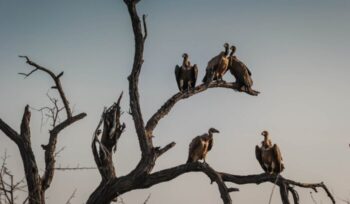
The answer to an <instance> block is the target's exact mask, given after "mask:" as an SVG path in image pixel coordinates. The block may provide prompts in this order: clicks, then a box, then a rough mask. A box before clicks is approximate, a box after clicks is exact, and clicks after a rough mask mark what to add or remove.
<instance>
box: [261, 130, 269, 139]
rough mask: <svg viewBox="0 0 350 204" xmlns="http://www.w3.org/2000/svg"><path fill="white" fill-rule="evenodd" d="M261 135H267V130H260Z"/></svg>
mask: <svg viewBox="0 0 350 204" xmlns="http://www.w3.org/2000/svg"><path fill="white" fill-rule="evenodd" d="M261 135H262V136H264V137H267V136H269V132H267V130H264V131H262V133H261Z"/></svg>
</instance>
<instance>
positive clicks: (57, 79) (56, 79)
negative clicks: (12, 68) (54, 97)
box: [19, 56, 72, 118]
mask: <svg viewBox="0 0 350 204" xmlns="http://www.w3.org/2000/svg"><path fill="white" fill-rule="evenodd" d="M19 57H21V58H25V59H26V63H27V64H29V65H31V66H33V67H35V69H34V70H33V71H31V72H30V73H29V74H24V75H25V76H26V77H28V76H30V75H31V74H32V73H34V71H36V70H41V71H43V72H45V73H47V74H48V75H50V77H51V78H52V79H53V81H54V82H55V87H54V88H56V89H57V90H58V92H59V94H60V97H61V99H62V102H63V104H64V107H65V109H66V113H67V118H71V117H72V112H71V109H70V107H69V102H68V100H67V98H66V96H65V94H64V91H63V88H62V85H61V80H60V77H61V76H62V75H63V72H61V73H60V74H59V75H57V76H56V75H55V74H54V73H53V72H52V71H51V70H49V69H47V68H45V67H42V66H40V65H38V64H36V63H35V62H33V61H31V60H30V59H29V57H27V56H19ZM21 74H22V75H23V73H21Z"/></svg>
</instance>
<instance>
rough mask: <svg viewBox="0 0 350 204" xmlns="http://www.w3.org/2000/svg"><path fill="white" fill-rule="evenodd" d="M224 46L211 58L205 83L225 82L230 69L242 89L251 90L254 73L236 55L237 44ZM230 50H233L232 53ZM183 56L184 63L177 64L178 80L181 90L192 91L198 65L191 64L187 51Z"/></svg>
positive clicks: (176, 73)
mask: <svg viewBox="0 0 350 204" xmlns="http://www.w3.org/2000/svg"><path fill="white" fill-rule="evenodd" d="M224 48H225V50H224V51H222V52H220V53H219V54H218V55H217V56H215V57H213V58H212V59H211V60H209V62H208V65H207V68H206V73H205V76H204V78H203V83H205V84H207V85H209V84H210V82H212V81H217V82H223V76H224V75H225V74H226V72H227V71H228V70H230V72H231V74H232V75H233V76H234V77H235V78H236V83H237V84H238V85H239V86H240V90H242V91H243V90H245V91H248V92H251V90H252V89H251V87H252V85H253V80H252V78H251V75H252V73H251V72H250V70H249V69H248V67H247V66H246V65H245V64H244V63H243V62H241V61H240V60H239V59H238V58H237V57H236V56H235V55H234V54H235V51H236V47H235V46H231V47H230V46H229V44H228V43H225V44H224ZM229 50H231V52H230V53H229ZM182 57H183V61H182V65H181V66H179V65H176V66H175V77H176V82H177V85H178V87H179V90H180V91H190V90H191V89H194V88H195V86H196V81H197V75H198V67H197V65H196V64H194V65H191V62H190V61H189V56H188V54H187V53H184V54H183V55H182Z"/></svg>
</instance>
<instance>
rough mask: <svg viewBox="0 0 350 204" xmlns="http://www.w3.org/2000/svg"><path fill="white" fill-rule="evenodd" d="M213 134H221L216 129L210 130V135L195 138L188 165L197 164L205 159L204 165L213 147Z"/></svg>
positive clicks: (191, 145)
mask: <svg viewBox="0 0 350 204" xmlns="http://www.w3.org/2000/svg"><path fill="white" fill-rule="evenodd" d="M213 133H219V131H218V130H217V129H215V128H210V129H209V131H208V133H205V134H203V135H200V136H197V137H195V138H193V140H192V142H191V143H190V146H189V151H188V159H187V162H186V163H191V162H196V161H198V160H201V159H203V161H204V163H205V162H206V161H205V157H206V156H207V153H208V152H209V151H210V150H211V148H212V147H213Z"/></svg>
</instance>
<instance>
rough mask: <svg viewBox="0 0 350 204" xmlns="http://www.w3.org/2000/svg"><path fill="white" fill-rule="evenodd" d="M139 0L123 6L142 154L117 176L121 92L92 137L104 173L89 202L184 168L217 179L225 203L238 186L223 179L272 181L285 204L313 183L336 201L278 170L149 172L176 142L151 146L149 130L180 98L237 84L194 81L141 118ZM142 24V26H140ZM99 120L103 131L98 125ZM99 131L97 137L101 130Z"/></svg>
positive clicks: (204, 167)
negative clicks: (131, 39) (191, 88)
mask: <svg viewBox="0 0 350 204" xmlns="http://www.w3.org/2000/svg"><path fill="white" fill-rule="evenodd" d="M138 2H140V0H124V3H125V4H126V6H127V9H128V11H129V14H130V18H131V24H132V28H133V33H134V40H135V54H134V62H133V66H132V71H131V74H130V76H129V77H128V80H129V96H130V114H131V115H132V118H133V121H134V126H135V130H136V133H137V137H138V142H139V147H140V149H141V159H140V161H139V162H138V164H137V165H136V167H135V168H134V169H133V170H132V171H131V172H129V173H128V174H127V175H125V176H120V177H118V176H117V174H116V171H115V166H114V164H113V160H112V156H113V152H112V149H116V148H117V142H118V139H119V138H120V136H121V134H122V133H123V130H124V128H125V125H124V124H121V123H120V119H119V117H120V116H121V114H120V106H119V103H120V100H121V96H120V97H119V99H118V101H117V103H115V104H114V105H112V106H111V107H110V108H108V109H106V110H104V111H103V113H102V117H101V121H100V123H99V124H98V126H97V128H96V131H95V133H94V137H93V141H92V151H93V155H94V158H95V162H96V164H97V167H98V169H99V172H100V175H101V177H102V179H101V183H100V184H99V185H98V187H97V188H96V189H95V191H94V192H93V193H92V194H91V195H90V197H89V199H88V201H87V203H88V204H106V203H110V202H111V201H113V200H114V199H116V198H118V196H120V195H122V194H124V193H126V192H129V191H132V190H135V189H144V188H149V187H151V186H153V185H157V184H159V183H162V182H167V181H170V180H172V179H175V178H176V177H178V176H180V175H182V174H185V173H188V172H202V173H204V174H206V175H207V176H208V177H209V179H210V180H211V181H212V183H213V182H215V183H216V184H217V186H218V189H219V192H220V195H221V199H222V201H223V203H224V204H230V203H232V201H231V197H230V192H233V191H237V190H238V189H236V188H229V187H228V186H227V183H234V184H239V185H242V184H253V183H255V184H260V183H263V182H271V183H274V184H276V185H278V186H279V188H280V195H281V199H282V202H283V203H284V204H289V203H290V201H289V199H288V194H289V192H290V193H291V194H292V197H293V200H294V203H295V204H296V203H299V197H298V193H297V191H296V190H295V187H301V188H311V189H313V190H315V191H317V188H322V189H324V190H325V192H326V193H327V195H328V197H329V198H330V200H331V201H332V203H335V200H334V197H333V196H332V194H331V193H330V191H329V190H328V189H327V187H326V186H325V185H324V184H323V183H322V182H321V183H316V184H307V183H300V182H296V181H293V180H290V179H286V178H284V177H282V176H279V177H278V178H277V177H276V175H268V174H265V173H264V174H257V175H245V176H238V175H233V174H229V173H222V172H218V171H216V170H214V169H213V168H212V167H210V166H209V165H208V164H203V163H198V162H195V163H189V164H182V165H179V166H175V167H172V168H168V169H164V170H161V171H157V172H152V170H153V167H154V165H155V163H156V161H157V159H158V157H160V156H161V155H163V154H164V153H165V152H167V151H168V150H169V149H171V148H172V147H174V146H175V142H172V143H170V144H167V145H165V146H164V147H154V145H153V140H152V138H153V131H154V129H155V128H156V126H157V124H158V123H159V121H160V120H161V119H162V118H163V117H165V116H166V115H167V114H168V113H169V112H170V110H171V109H172V107H173V106H174V105H175V104H176V103H177V102H178V101H180V100H183V99H186V98H189V97H191V96H193V95H195V94H198V93H200V92H203V91H205V90H207V89H208V88H229V89H233V90H236V91H238V90H239V86H238V85H237V84H235V83H217V82H212V83H210V84H209V85H208V86H206V85H204V84H202V85H199V86H197V87H196V88H195V89H194V91H191V92H179V93H177V94H175V95H174V96H172V97H171V98H170V99H168V100H167V101H166V102H165V103H164V105H163V106H162V107H161V108H160V109H159V110H158V111H157V112H156V113H154V114H153V116H152V117H151V118H150V119H149V120H148V121H147V123H145V122H144V119H143V116H142V111H141V107H140V100H139V86H138V81H139V75H140V72H141V67H142V64H143V50H144V43H145V40H146V38H147V27H146V21H145V15H143V19H142V21H141V19H140V18H139V16H138V14H137V9H136V5H137V3H138ZM142 27H143V29H142ZM246 93H248V94H251V95H257V94H258V92H256V91H254V92H253V93H254V94H252V93H250V92H246ZM102 124H103V130H101V129H100V127H101V126H102ZM101 132H102V136H101V139H99V135H100V133H101Z"/></svg>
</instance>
